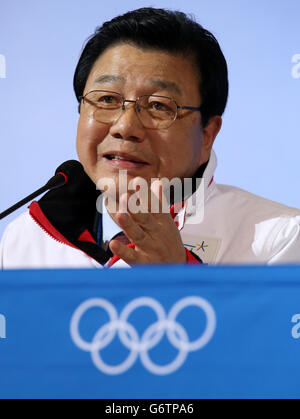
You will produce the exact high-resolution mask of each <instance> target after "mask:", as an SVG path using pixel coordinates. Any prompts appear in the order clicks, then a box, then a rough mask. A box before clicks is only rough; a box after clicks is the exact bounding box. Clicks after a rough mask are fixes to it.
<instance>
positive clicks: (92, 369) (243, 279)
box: [0, 266, 300, 399]
mask: <svg viewBox="0 0 300 419" xmlns="http://www.w3.org/2000/svg"><path fill="white" fill-rule="evenodd" d="M299 397H300V267H297V266H290V267H207V266H205V267H199V266H188V267H184V266H180V267H179V266H174V267H173V266H169V267H139V268H132V269H104V270H71V271H70V270H58V271H7V272H1V273H0V398H100V399H106V398H108V399H126V398H127V399H144V398H146V399H147V398H151V399H152V398H153V399H164V398H167V399H168V398H170V399H178V398H180V399H193V398H196V399H200V398H299Z"/></svg>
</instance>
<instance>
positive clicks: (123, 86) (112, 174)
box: [1, 8, 300, 268]
mask: <svg viewBox="0 0 300 419" xmlns="http://www.w3.org/2000/svg"><path fill="white" fill-rule="evenodd" d="M74 89H75V93H76V97H77V99H78V101H79V103H80V108H79V109H80V118H79V124H78V135H77V152H78V156H79V160H80V162H81V163H82V165H83V168H84V172H85V174H84V173H83V174H82V176H81V177H80V179H78V181H77V183H76V184H75V185H74V184H72V185H70V186H68V185H66V186H65V187H62V188H61V189H57V190H55V191H52V192H50V193H48V194H46V195H45V196H44V197H43V198H42V199H41V200H40V201H39V203H33V204H32V205H31V206H30V210H29V212H27V213H25V214H24V215H22V216H21V217H19V219H17V220H16V221H15V222H13V223H12V224H11V225H10V226H9V227H8V229H7V230H6V232H5V234H4V237H3V240H2V244H1V265H2V267H3V268H35V267H46V268H57V267H69V268H71V267H102V266H128V265H129V266H130V265H135V264H157V263H196V264H199V265H201V263H202V262H204V263H208V264H215V263H227V264H228V263H266V264H271V263H289V262H291V263H296V262H299V261H300V211H299V210H297V209H292V208H287V207H285V206H283V205H280V204H277V203H274V202H271V201H267V200H265V199H263V198H260V197H257V196H254V195H252V194H249V193H248V192H246V191H242V190H240V189H237V188H234V187H230V186H223V185H216V184H215V182H214V171H215V169H216V156H215V154H214V152H213V151H212V146H213V143H214V140H215V138H216V136H217V135H218V133H219V131H220V129H221V125H222V118H221V117H222V114H223V112H224V110H225V107H226V103H227V97H228V74H227V65H226V61H225V58H224V56H223V54H222V51H221V49H220V47H219V44H218V42H217V40H216V39H215V38H214V36H213V35H212V34H211V33H210V32H208V31H206V30H205V29H203V28H202V27H201V26H200V25H199V24H197V23H196V22H194V21H192V20H190V19H189V18H188V17H187V16H186V15H184V14H183V13H179V12H169V11H165V10H160V9H152V8H146V9H145V8H144V9H140V10H136V11H133V12H129V13H127V14H125V15H124V16H120V17H117V18H115V19H113V20H112V21H111V22H107V23H105V24H104V25H103V26H102V27H101V28H99V29H98V30H97V31H96V33H95V34H94V36H93V37H92V38H91V39H90V40H89V41H88V43H87V45H86V46H85V48H84V51H83V53H82V55H81V58H80V60H79V63H78V66H77V69H76V72H75V77H74ZM121 171H122V172H124V171H126V176H127V179H128V181H129V182H130V181H131V182H133V183H135V184H138V183H139V182H138V181H141V180H144V181H145V182H146V184H147V185H148V186H149V190H150V192H149V196H150V197H156V199H157V200H158V201H159V202H160V204H161V205H163V203H164V191H163V184H162V182H161V181H158V182H156V183H155V182H153V179H158V180H161V179H163V178H165V179H168V180H170V181H171V180H172V179H174V178H179V179H181V180H182V181H183V180H184V179H193V180H194V181H195V180H196V179H198V178H202V177H203V181H202V183H201V185H200V186H199V183H198V184H197V182H193V185H197V186H196V187H195V186H194V189H193V190H192V193H191V194H189V195H188V196H185V199H184V202H178V200H177V201H176V200H175V199H173V200H172V201H171V202H170V213H167V214H166V213H165V212H163V211H160V212H156V213H154V212H151V211H149V207H148V204H149V202H147V203H146V200H145V197H144V198H141V201H142V202H140V204H141V208H144V209H145V211H143V212H142V213H133V212H132V211H130V209H129V211H125V212H124V211H122V210H121V209H122V208H123V206H124V205H125V206H126V205H127V204H129V201H130V197H131V196H132V195H131V194H132V192H130V191H129V190H128V191H126V192H127V193H125V194H123V195H121V194H120V193H119V192H120V190H121V183H120V179H121V178H120V172H121ZM103 179H109V180H111V181H112V182H113V183H114V185H115V186H116V192H117V193H116V195H115V201H116V211H114V212H113V211H110V210H109V209H108V208H106V205H104V203H102V205H103V214H100V212H102V211H101V210H99V205H98V207H97V208H98V210H99V211H95V202H96V200H97V198H98V196H99V192H97V191H96V187H95V185H99V181H100V183H101V181H102V180H103ZM201 188H203V189H202V190H203V200H202V201H201V202H200V203H199V202H198V203H197V204H196V208H194V209H191V208H192V206H191V205H189V203H191V201H193V199H194V197H195V195H196V194H197V192H198V191H199V190H200V189H201ZM100 189H101V190H102V192H104V190H103V188H101V187H100ZM173 198H174V197H173ZM176 209H177V211H176ZM203 209H204V218H203V220H202V219H201V217H199V214H200V213H202V211H203ZM177 212H178V213H177Z"/></svg>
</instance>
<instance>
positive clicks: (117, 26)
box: [74, 7, 228, 127]
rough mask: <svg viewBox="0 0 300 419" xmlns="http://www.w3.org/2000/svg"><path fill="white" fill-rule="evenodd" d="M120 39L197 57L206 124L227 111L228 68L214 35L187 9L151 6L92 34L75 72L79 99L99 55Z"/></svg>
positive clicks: (141, 45)
mask: <svg viewBox="0 0 300 419" xmlns="http://www.w3.org/2000/svg"><path fill="white" fill-rule="evenodd" d="M120 43H129V44H133V45H136V46H138V47H140V48H142V49H154V50H161V51H165V52H169V53H172V54H174V55H182V56H183V57H187V58H191V59H193V60H194V62H195V63H196V66H197V68H198V69H199V73H200V74H199V75H200V86H199V90H200V95H201V97H202V105H201V113H202V124H203V127H205V126H206V125H207V123H208V121H209V119H210V118H211V117H212V116H214V115H220V116H221V115H222V114H223V113H224V110H225V107H226V103H227V100H228V69H227V63H226V60H225V57H224V55H223V53H222V50H221V48H220V45H219V43H218V41H217V40H216V38H215V37H214V35H213V34H212V33H211V32H209V31H208V30H206V29H204V28H203V27H202V26H201V25H200V24H198V23H197V22H196V21H195V20H194V19H192V18H190V17H188V16H187V15H186V14H185V13H182V12H178V11H170V10H164V9H155V8H150V7H149V8H142V9H138V10H134V11H131V12H128V13H126V14H124V15H122V16H118V17H116V18H114V19H112V20H111V21H109V22H106V23H104V24H103V25H102V26H101V27H99V28H97V29H96V31H95V33H94V34H93V35H92V36H91V37H90V38H89V40H88V41H87V43H86V45H85V47H84V49H83V51H82V54H81V57H80V59H79V62H78V64H77V67H76V71H75V75H74V90H75V94H76V97H77V100H78V101H79V102H80V99H81V96H82V95H83V92H84V89H85V85H86V82H87V79H88V77H89V74H90V72H91V70H92V68H93V66H94V64H95V62H96V61H97V59H98V58H99V56H100V55H101V54H102V53H103V52H104V51H105V50H106V49H107V48H109V47H112V46H113V45H116V44H120Z"/></svg>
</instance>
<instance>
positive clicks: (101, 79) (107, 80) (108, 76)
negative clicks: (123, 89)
mask: <svg viewBox="0 0 300 419" xmlns="http://www.w3.org/2000/svg"><path fill="white" fill-rule="evenodd" d="M120 81H121V82H124V81H125V79H124V77H119V76H114V75H112V74H103V76H100V77H98V78H97V79H96V80H95V83H113V82H120Z"/></svg>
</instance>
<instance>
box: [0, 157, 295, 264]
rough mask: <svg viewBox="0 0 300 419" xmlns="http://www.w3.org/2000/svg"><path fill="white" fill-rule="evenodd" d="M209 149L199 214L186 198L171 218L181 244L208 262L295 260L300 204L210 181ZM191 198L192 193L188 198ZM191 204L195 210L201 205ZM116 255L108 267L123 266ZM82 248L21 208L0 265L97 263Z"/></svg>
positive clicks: (212, 161)
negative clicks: (287, 203) (58, 236)
mask: <svg viewBox="0 0 300 419" xmlns="http://www.w3.org/2000/svg"><path fill="white" fill-rule="evenodd" d="M216 167H217V159H216V156H215V153H214V152H212V155H211V158H210V161H209V164H208V166H207V168H206V170H205V173H204V219H203V221H202V222H200V223H198V224H194V223H193V217H195V216H196V215H195V214H192V213H191V212H189V206H188V202H187V203H186V205H185V206H184V207H183V208H182V210H181V211H180V212H179V214H178V216H177V217H176V219H175V221H178V224H179V225H178V228H179V230H180V233H181V237H182V241H183V243H184V245H185V247H186V248H187V249H189V250H192V251H193V252H194V253H196V254H197V255H198V256H199V257H200V258H201V259H202V260H203V262H204V263H208V264H275V263H277V264H286V263H300V210H298V209H294V208H289V207H286V206H284V205H281V204H278V203H276V202H272V201H269V200H266V199H264V198H261V197H258V196H256V195H253V194H251V193H249V192H246V191H244V190H241V189H238V188H235V187H232V186H225V185H218V184H216V183H215V182H214V180H213V176H214V172H215V169H216ZM190 199H192V198H190ZM200 205H201V208H200V207H199V208H197V212H199V211H202V210H203V204H200ZM125 266H128V265H126V264H125V263H124V262H123V261H121V260H119V261H118V262H117V263H115V264H114V267H125ZM102 267H103V266H102V265H101V264H100V263H98V262H97V261H96V260H94V259H93V258H92V257H90V256H88V255H87V254H85V253H84V252H83V251H81V250H79V249H76V248H73V247H71V246H69V245H68V244H65V243H61V242H58V241H56V240H54V239H53V238H52V237H50V236H49V235H48V234H47V233H46V232H45V231H44V230H43V229H42V228H41V227H40V226H39V225H38V224H36V222H35V221H34V220H33V218H32V217H31V216H30V214H29V212H26V213H24V214H23V215H21V216H20V217H19V218H17V219H16V220H15V221H13V222H12V223H11V224H10V225H9V226H8V227H7V229H6V231H5V233H4V235H3V238H2V241H1V245H0V268H2V269H31V268H102Z"/></svg>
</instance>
